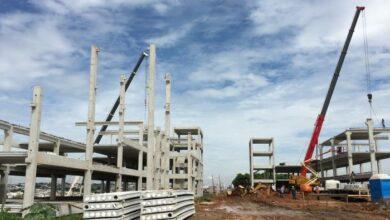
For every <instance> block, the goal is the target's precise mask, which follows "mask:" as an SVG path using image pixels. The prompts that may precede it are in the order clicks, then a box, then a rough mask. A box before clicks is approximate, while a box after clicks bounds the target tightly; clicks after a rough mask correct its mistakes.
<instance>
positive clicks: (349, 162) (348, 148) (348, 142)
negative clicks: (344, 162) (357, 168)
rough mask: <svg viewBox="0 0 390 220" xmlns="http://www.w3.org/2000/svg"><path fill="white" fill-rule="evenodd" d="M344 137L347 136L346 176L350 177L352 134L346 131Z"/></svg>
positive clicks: (351, 168) (351, 167) (351, 169)
mask: <svg viewBox="0 0 390 220" xmlns="http://www.w3.org/2000/svg"><path fill="white" fill-rule="evenodd" d="M345 135H346V136H347V154H348V168H347V174H348V175H349V176H350V177H351V176H352V171H353V158H352V140H351V135H352V132H350V131H347V132H345Z"/></svg>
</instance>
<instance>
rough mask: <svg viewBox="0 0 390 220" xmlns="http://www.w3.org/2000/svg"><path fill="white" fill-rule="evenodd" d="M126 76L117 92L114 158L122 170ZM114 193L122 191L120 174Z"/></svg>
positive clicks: (123, 77)
mask: <svg viewBox="0 0 390 220" xmlns="http://www.w3.org/2000/svg"><path fill="white" fill-rule="evenodd" d="M125 84H126V76H125V75H124V74H123V75H121V78H120V92H119V111H118V112H119V130H118V143H117V145H118V151H117V157H116V166H117V168H119V169H122V165H123V138H124V137H123V136H124V129H125V99H126V88H125ZM115 191H116V192H120V191H122V174H120V173H119V174H117V175H116V181H115Z"/></svg>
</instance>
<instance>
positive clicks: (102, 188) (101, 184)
mask: <svg viewBox="0 0 390 220" xmlns="http://www.w3.org/2000/svg"><path fill="white" fill-rule="evenodd" d="M100 188H101V191H100V193H104V192H105V191H106V189H105V187H104V180H102V181H101V182H100Z"/></svg>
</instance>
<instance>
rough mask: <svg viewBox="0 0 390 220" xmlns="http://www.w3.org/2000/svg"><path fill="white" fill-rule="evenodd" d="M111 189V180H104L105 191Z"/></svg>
mask: <svg viewBox="0 0 390 220" xmlns="http://www.w3.org/2000/svg"><path fill="white" fill-rule="evenodd" d="M110 190H111V181H110V180H106V193H109V192H110Z"/></svg>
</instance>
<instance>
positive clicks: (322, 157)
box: [318, 144, 324, 178]
mask: <svg viewBox="0 0 390 220" xmlns="http://www.w3.org/2000/svg"><path fill="white" fill-rule="evenodd" d="M318 147H319V148H320V171H321V178H324V169H323V166H322V160H323V159H324V146H322V144H319V145H318Z"/></svg>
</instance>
